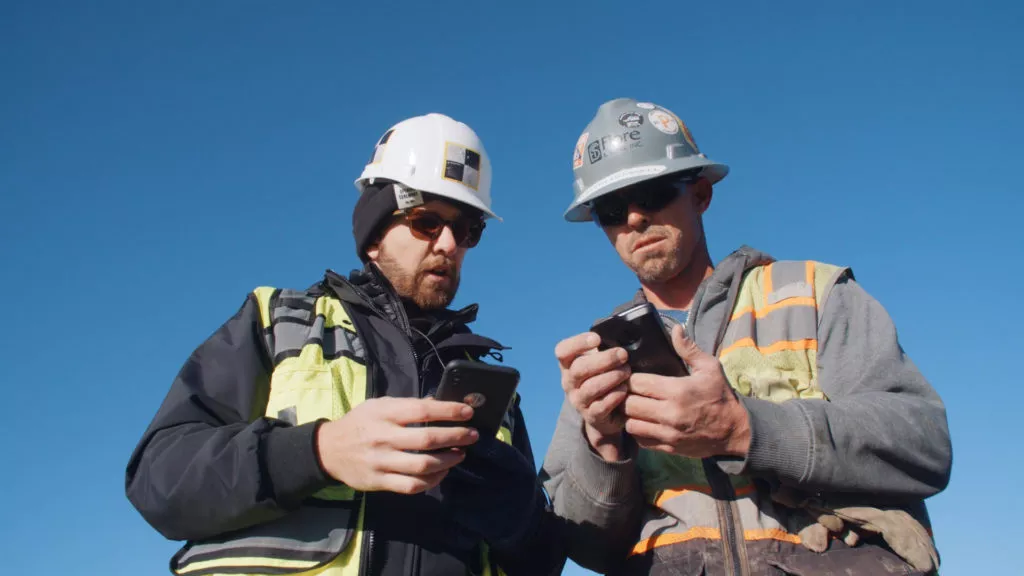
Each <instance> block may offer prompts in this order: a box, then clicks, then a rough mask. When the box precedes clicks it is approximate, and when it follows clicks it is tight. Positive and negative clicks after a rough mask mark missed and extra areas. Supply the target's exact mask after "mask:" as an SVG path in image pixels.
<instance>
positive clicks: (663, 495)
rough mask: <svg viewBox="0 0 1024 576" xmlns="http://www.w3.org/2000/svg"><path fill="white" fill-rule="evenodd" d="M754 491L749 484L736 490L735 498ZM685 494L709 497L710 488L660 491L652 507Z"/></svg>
mask: <svg viewBox="0 0 1024 576" xmlns="http://www.w3.org/2000/svg"><path fill="white" fill-rule="evenodd" d="M754 491H755V488H754V485H753V484H750V485H748V486H743V487H742V488H737V489H736V496H737V497H743V496H749V495H751V494H753V493H754ZM687 492H700V493H701V494H707V495H708V496H710V495H711V487H710V486H708V485H707V484H687V485H685V486H679V487H678V488H669V489H666V490H662V491H661V492H659V493H658V497H657V499H655V501H654V505H655V506H658V507H661V505H662V504H664V503H665V502H666V501H668V500H671V499H673V498H675V497H676V496H681V495H683V494H686V493H687Z"/></svg>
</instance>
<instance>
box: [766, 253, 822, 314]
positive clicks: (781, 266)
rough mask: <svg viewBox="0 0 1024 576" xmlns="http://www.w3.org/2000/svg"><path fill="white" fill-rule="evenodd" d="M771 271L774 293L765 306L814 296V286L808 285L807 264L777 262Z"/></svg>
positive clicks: (770, 295)
mask: <svg viewBox="0 0 1024 576" xmlns="http://www.w3.org/2000/svg"><path fill="white" fill-rule="evenodd" d="M771 270H772V292H770V293H769V294H768V301H767V302H765V304H775V303H777V302H781V301H783V300H785V299H787V298H797V297H811V296H814V286H812V285H810V284H808V283H807V262H775V263H774V264H772V268H771Z"/></svg>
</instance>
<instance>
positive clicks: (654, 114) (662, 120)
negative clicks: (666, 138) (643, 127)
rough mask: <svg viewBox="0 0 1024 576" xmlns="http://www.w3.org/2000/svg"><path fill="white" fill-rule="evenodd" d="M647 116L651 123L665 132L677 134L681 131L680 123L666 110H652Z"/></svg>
mask: <svg viewBox="0 0 1024 576" xmlns="http://www.w3.org/2000/svg"><path fill="white" fill-rule="evenodd" d="M647 118H649V119H650V120H651V125H652V126H654V127H655V128H657V129H658V130H660V131H662V132H664V133H665V134H675V133H677V132H679V124H678V123H677V122H676V119H675V118H673V117H672V115H671V114H669V113H668V112H665V111H664V110H651V112H650V113H648V114H647Z"/></svg>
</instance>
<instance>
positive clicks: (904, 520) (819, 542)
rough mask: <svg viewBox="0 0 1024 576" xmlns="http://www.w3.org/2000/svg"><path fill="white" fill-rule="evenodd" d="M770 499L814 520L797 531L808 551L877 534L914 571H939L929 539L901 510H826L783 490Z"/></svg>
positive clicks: (934, 550) (851, 544) (863, 508)
mask: <svg viewBox="0 0 1024 576" xmlns="http://www.w3.org/2000/svg"><path fill="white" fill-rule="evenodd" d="M772 497H773V499H775V500H776V501H777V502H780V503H782V504H784V505H786V506H788V507H790V508H798V509H803V510H804V511H806V512H807V513H808V514H809V515H810V516H811V518H812V519H813V520H814V522H812V523H811V524H809V525H808V526H806V527H805V528H804V529H803V530H801V531H800V532H799V535H800V540H801V543H802V544H803V545H804V547H806V548H808V549H809V550H813V551H815V552H824V551H825V550H827V549H828V543H829V538H830V537H831V536H833V535H834V536H835V537H837V538H840V539H842V540H843V541H844V542H845V543H846V544H847V545H848V546H851V547H852V546H856V545H857V544H858V543H859V542H860V538H861V535H862V534H878V535H880V536H881V537H882V539H883V540H884V541H885V543H886V544H887V545H888V546H889V548H891V549H892V551H893V552H894V553H896V555H897V556H899V557H900V558H902V559H903V560H904V561H905V562H906V563H907V564H910V565H911V566H913V567H914V569H915V570H918V571H920V572H923V573H925V574H930V573H931V572H932V571H934V570H937V569H938V568H939V553H938V551H937V550H936V549H935V543H934V542H933V541H932V537H931V536H930V535H929V534H928V531H927V530H925V528H924V526H922V525H921V523H920V522H918V521H917V519H915V518H914V517H913V516H911V515H910V514H908V513H907V512H906V511H905V510H900V509H898V508H893V509H882V508H872V507H869V506H844V507H839V508H829V507H826V506H824V505H823V504H822V503H821V502H819V501H817V500H816V499H814V498H801V497H799V496H798V495H797V493H796V492H795V491H793V490H790V489H787V488H780V489H779V490H777V491H775V492H773V494H772Z"/></svg>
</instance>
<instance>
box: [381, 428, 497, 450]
mask: <svg viewBox="0 0 1024 576" xmlns="http://www.w3.org/2000/svg"><path fill="white" fill-rule="evenodd" d="M479 439H480V433H479V432H477V431H476V430H474V429H473V428H466V427H463V426H452V427H449V426H422V427H416V428H399V429H398V430H397V431H396V432H395V436H394V438H393V439H392V440H391V446H392V447H393V448H395V449H397V450H440V449H442V448H455V447H462V446H470V445H472V444H474V443H476V441H477V440H479Z"/></svg>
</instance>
